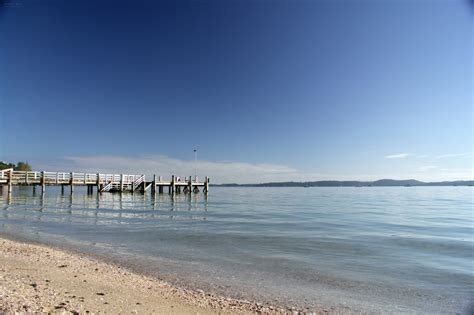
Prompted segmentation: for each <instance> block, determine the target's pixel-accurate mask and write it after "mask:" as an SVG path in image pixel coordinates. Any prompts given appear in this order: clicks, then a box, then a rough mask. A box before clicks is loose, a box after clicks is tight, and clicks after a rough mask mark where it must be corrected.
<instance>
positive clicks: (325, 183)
mask: <svg viewBox="0 0 474 315" xmlns="http://www.w3.org/2000/svg"><path fill="white" fill-rule="evenodd" d="M212 186H221V187H371V186H376V187H390V186H474V181H473V180H458V181H443V182H422V181H419V180H416V179H403V180H396V179H379V180H376V181H366V182H364V181H338V180H321V181H314V182H271V183H261V184H235V183H231V184H221V185H215V184H214V185H212Z"/></svg>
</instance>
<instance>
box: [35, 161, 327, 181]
mask: <svg viewBox="0 0 474 315" xmlns="http://www.w3.org/2000/svg"><path fill="white" fill-rule="evenodd" d="M38 167H39V168H40V169H44V170H55V171H57V170H58V168H60V169H63V170H68V171H75V172H100V173H126V174H145V175H146V176H147V178H148V176H150V177H151V176H153V174H156V175H157V176H159V175H161V176H163V178H170V177H171V175H177V176H180V177H185V176H189V175H192V176H194V175H195V173H197V174H198V176H199V177H200V178H201V179H202V178H203V177H204V176H209V177H210V178H211V180H212V182H213V183H230V182H232V183H234V182H235V183H261V182H269V181H287V180H295V181H307V180H313V179H314V178H317V177H320V175H318V174H315V173H306V172H301V171H299V170H296V169H294V168H291V167H288V166H285V165H278V164H265V163H261V164H252V163H244V162H228V161H225V162H222V161H217V162H216V161H197V163H195V162H194V161H193V160H180V159H175V158H171V157H167V156H162V155H151V156H138V157H123V156H107V155H99V156H69V157H66V158H64V159H63V160H61V161H56V162H55V163H54V165H53V164H49V163H44V164H42V165H41V164H40V165H38Z"/></svg>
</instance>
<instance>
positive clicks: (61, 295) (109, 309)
mask: <svg viewBox="0 0 474 315" xmlns="http://www.w3.org/2000/svg"><path fill="white" fill-rule="evenodd" d="M0 266H1V267H0V313H1V312H6V313H14V312H24V313H39V312H42V313H61V314H68V313H71V314H89V313H108V314H118V313H137V314H150V313H155V314H217V313H219V314H231V313H239V314H244V313H248V314H249V313H269V314H271V313H284V312H285V310H282V309H274V308H271V307H267V306H263V305H258V304H254V303H250V302H246V301H238V300H234V299H229V298H223V297H218V296H213V295H211V294H208V293H205V292H202V291H191V290H186V289H180V288H177V287H174V286H172V285H170V284H168V283H166V282H163V281H160V280H157V279H154V278H150V277H147V276H143V275H139V274H136V273H132V272H130V271H128V270H126V269H125V268H123V267H120V266H116V265H113V264H108V263H104V262H101V261H98V260H95V259H93V258H90V257H86V256H82V255H79V254H75V253H70V252H66V251H63V250H59V249H54V248H50V247H46V246H42V245H33V244H26V243H22V242H17V241H11V240H7V239H3V238H0ZM286 312H289V311H288V310H287V311H286Z"/></svg>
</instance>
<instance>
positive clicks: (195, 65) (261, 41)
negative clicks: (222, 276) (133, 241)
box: [0, 0, 474, 182]
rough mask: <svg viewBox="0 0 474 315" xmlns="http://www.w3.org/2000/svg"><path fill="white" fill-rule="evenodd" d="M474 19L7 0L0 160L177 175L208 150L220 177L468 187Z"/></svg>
mask: <svg viewBox="0 0 474 315" xmlns="http://www.w3.org/2000/svg"><path fill="white" fill-rule="evenodd" d="M473 19H474V10H472V7H471V8H470V5H469V1H454V0H453V1H444V0H442V1H428V0H419V1H416V0H415V1H402V0H400V1H349V0H348V1H317V0H314V1H310V0H308V1H298V0H296V1H289V0H288V1H270V0H261V1H259V0H256V1H247V0H239V1H230V0H229V1H226V0H224V1H223V0H219V1H167V2H165V1H92V0H91V1H62V0H61V1H60V0H57V1H54V0H49V1H41V0H35V1H27V0H12V1H9V0H6V1H3V6H2V7H1V8H0V110H1V111H0V113H1V122H0V159H4V160H7V159H10V160H15V161H16V160H28V161H31V163H32V164H33V166H34V167H35V168H38V167H42V168H50V169H53V168H55V166H56V165H57V166H58V167H59V166H61V167H62V168H68V167H75V168H78V169H87V170H93V171H94V170H95V168H100V169H104V168H119V167H122V166H123V165H127V163H136V164H139V165H142V166H141V167H142V168H145V167H146V166H148V167H151V168H155V167H156V168H159V169H156V170H155V169H153V170H152V171H153V172H155V171H156V172H159V171H163V172H164V173H167V172H175V173H179V172H180V171H181V170H180V169H178V170H172V169H166V168H182V170H183V172H188V171H190V169H191V168H193V167H194V164H193V163H192V160H193V158H194V156H193V149H194V148H198V159H199V161H200V162H199V163H198V168H199V169H200V171H198V172H201V173H204V172H208V173H211V174H212V175H214V177H216V176H217V178H218V180H219V181H233V179H236V180H235V181H239V180H240V181H249V182H254V181H260V180H261V179H269V180H273V179H275V180H284V179H290V180H291V179H293V180H294V179H298V178H300V179H322V178H336V179H343V178H347V179H354V178H360V179H366V178H380V177H402V178H407V177H410V178H419V179H436V180H438V179H468V178H472V177H473V171H472V169H473V165H472V164H473V156H472V154H473V119H474V118H473V69H474V67H473V48H472V47H473V46H472V45H473V39H474V36H473V29H474V28H473V26H474V24H473ZM106 157H107V158H108V160H109V164H107V163H108V162H107V158H106ZM154 163H156V164H154ZM135 170H137V171H139V170H141V168H140V167H138V166H137V167H135V168H132V169H130V171H135ZM118 171H120V170H118ZM144 171H150V170H144ZM242 172H245V173H246V174H247V175H245V176H244V175H242ZM262 172H263V173H262ZM203 175H206V174H203ZM239 176H240V177H239Z"/></svg>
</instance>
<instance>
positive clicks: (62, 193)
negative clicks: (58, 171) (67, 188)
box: [61, 185, 64, 195]
mask: <svg viewBox="0 0 474 315" xmlns="http://www.w3.org/2000/svg"><path fill="white" fill-rule="evenodd" d="M61 195H64V185H61Z"/></svg>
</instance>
